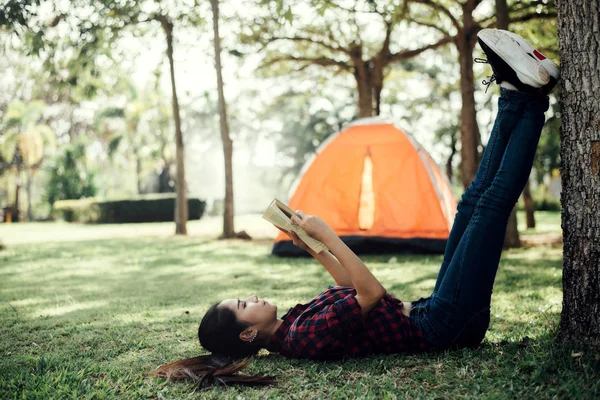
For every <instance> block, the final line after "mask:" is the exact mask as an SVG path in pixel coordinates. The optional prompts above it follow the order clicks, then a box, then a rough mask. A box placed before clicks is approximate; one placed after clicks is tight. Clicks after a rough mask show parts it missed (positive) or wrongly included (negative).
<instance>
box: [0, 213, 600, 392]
mask: <svg viewBox="0 0 600 400" xmlns="http://www.w3.org/2000/svg"><path fill="white" fill-rule="evenodd" d="M545 218H546V222H547V223H548V226H550V225H552V224H551V223H550V222H548V221H552V220H554V224H555V225H556V224H557V223H558V220H559V216H557V215H556V214H555V215H552V214H548V215H546V216H545ZM205 224H208V225H210V224H213V225H214V226H217V227H218V224H216V223H215V222H214V221H213V222H211V220H206V221H199V222H193V223H191V224H190V231H192V232H194V233H195V235H194V236H190V237H185V238H178V237H172V236H170V233H171V230H172V229H173V226H172V224H147V225H146V224H144V225H117V226H84V225H66V224H29V225H27V224H22V225H12V226H9V225H1V224H0V237H1V238H3V240H4V241H5V242H6V243H7V244H8V249H7V250H5V251H3V252H0V299H1V300H2V303H1V305H0V326H1V328H0V376H1V379H0V398H3V399H16V398H27V399H29V398H147V397H150V398H160V399H162V398H173V399H174V398H227V399H239V398H248V399H253V398H272V399H278V398H302V399H306V398H373V399H379V398H387V399H394V398H453V399H454V398H482V397H485V398H516V397H520V398H525V399H527V398H582V399H583V398H598V397H599V396H600V374H599V364H600V361H599V359H600V354H596V353H594V352H591V351H588V350H586V349H583V350H582V349H579V348H567V347H563V346H560V345H557V344H555V342H554V338H555V334H556V328H557V324H558V320H559V315H560V308H561V299H562V292H561V260H562V249H561V248H558V247H533V248H530V249H527V250H516V251H509V252H506V253H505V254H504V255H503V259H502V263H501V266H500V271H499V273H498V277H497V281H496V286H495V291H494V295H493V304H492V308H493V309H492V322H491V327H490V330H489V332H488V334H487V336H486V339H485V342H484V344H483V345H482V347H481V348H479V349H476V350H460V351H451V352H443V353H431V354H419V355H388V356H377V357H368V358H365V359H360V360H350V361H345V362H336V363H323V362H311V361H300V360H286V359H284V358H282V357H279V356H277V355H268V354H267V353H266V352H265V353H264V354H262V353H261V355H260V356H259V357H258V358H257V359H256V360H255V361H254V362H253V363H252V364H251V366H250V367H249V368H248V373H252V374H273V375H276V376H277V378H278V382H279V383H278V384H277V385H276V386H274V387H270V388H258V389H256V388H240V387H231V388H223V387H218V388H212V389H209V390H206V391H202V392H199V391H196V390H195V388H194V386H193V385H192V384H190V383H173V382H168V381H166V380H163V379H153V378H150V377H147V376H146V372H149V371H152V370H153V369H154V368H156V367H157V366H159V365H160V364H162V363H165V362H169V361H173V360H177V359H181V358H187V357H192V356H194V355H197V354H200V352H201V349H200V347H199V345H198V342H197V337H196V330H197V325H198V322H199V321H200V319H201V317H202V315H203V314H204V312H205V311H206V309H207V308H208V307H209V306H210V305H211V304H212V303H213V302H215V301H217V300H219V299H223V298H231V297H239V296H246V295H250V294H253V293H258V294H259V295H260V296H262V297H265V298H267V299H268V300H270V301H274V302H276V303H277V304H278V305H279V308H280V312H283V311H285V310H287V308H289V307H291V306H293V305H295V304H296V303H298V302H303V301H307V300H309V299H310V298H311V297H312V296H314V295H315V294H317V293H319V292H320V291H321V290H323V289H324V288H326V287H327V285H328V284H330V283H331V280H330V278H329V277H328V275H327V273H326V272H325V271H324V270H323V269H322V268H321V267H320V266H319V265H317V264H315V263H314V262H312V261H310V260H297V259H291V260H290V259H278V258H273V257H270V256H269V255H268V254H269V250H270V241H269V240H264V239H261V240H256V241H253V242H242V241H228V242H220V241H215V240H213V239H211V238H210V236H209V231H210V229H208V228H206V227H205V226H204V225H205ZM261 224H262V223H260V222H258V221H257V220H256V218H251V217H245V219H244V218H242V219H240V220H239V221H238V225H237V227H238V229H242V228H244V229H249V228H251V227H256V226H263V225H261ZM255 229H256V228H255ZM544 229H547V228H544ZM550 229H551V230H556V228H555V227H554V228H550ZM558 230H559V229H558ZM253 233H254V234H255V235H256V232H253ZM529 233H530V234H531V233H533V232H529ZM271 234H272V232H271V231H268V230H267V231H266V236H269V235H271ZM65 238H66V239H65ZM61 239H62V240H61ZM390 258H391V257H390V256H372V257H367V258H365V260H366V262H367V264H368V265H369V266H370V267H371V268H372V269H373V271H374V273H375V275H376V276H377V277H378V278H380V279H381V280H382V282H384V285H385V286H386V287H387V288H388V290H389V291H390V292H392V293H394V294H396V295H397V296H398V297H400V298H401V299H405V300H408V301H410V300H413V299H416V298H418V297H420V296H422V295H427V294H428V292H429V291H430V290H431V289H432V287H433V284H434V282H435V277H436V273H437V269H438V267H439V264H440V262H441V256H431V255H429V256H423V255H420V256H419V255H396V256H395V259H391V260H390ZM582 352H583V354H580V353H582Z"/></svg>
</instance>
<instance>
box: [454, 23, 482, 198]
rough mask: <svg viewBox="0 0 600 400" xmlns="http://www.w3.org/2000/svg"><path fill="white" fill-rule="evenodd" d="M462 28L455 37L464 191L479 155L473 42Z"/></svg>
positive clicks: (461, 171)
mask: <svg viewBox="0 0 600 400" xmlns="http://www.w3.org/2000/svg"><path fill="white" fill-rule="evenodd" d="M467 32H468V30H466V28H463V29H462V30H461V31H460V32H459V33H458V35H457V37H456V44H457V47H458V54H459V57H460V60H459V61H460V95H461V98H462V107H461V110H460V141H461V144H462V147H461V150H460V156H461V164H460V173H461V181H462V184H463V186H464V187H465V189H466V188H467V187H468V186H469V185H470V184H471V182H472V181H473V179H474V178H475V174H476V173H477V167H478V164H479V163H478V161H479V154H478V150H477V146H478V144H479V126H478V125H477V118H476V110H475V95H474V93H475V83H474V80H473V79H474V77H473V48H474V47H475V41H474V39H473V37H472V34H469V33H467Z"/></svg>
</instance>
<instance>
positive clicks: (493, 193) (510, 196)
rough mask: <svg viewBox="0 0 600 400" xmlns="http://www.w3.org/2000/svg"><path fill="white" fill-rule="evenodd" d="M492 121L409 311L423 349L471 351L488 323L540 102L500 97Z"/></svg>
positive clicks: (544, 105) (510, 94)
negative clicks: (431, 272)
mask: <svg viewBox="0 0 600 400" xmlns="http://www.w3.org/2000/svg"><path fill="white" fill-rule="evenodd" d="M500 93H501V95H500V99H499V100H498V114H497V115H496V121H495V123H494V128H493V129H492V133H491V135H490V139H489V141H488V145H487V147H486V149H485V152H484V155H483V158H482V160H481V164H480V165H479V169H478V170H477V174H476V176H475V179H474V180H473V182H472V183H471V185H469V187H468V188H467V190H466V191H465V193H464V194H463V195H462V197H461V200H460V202H459V204H458V207H457V214H456V216H455V219H454V224H453V226H452V230H451V232H450V236H449V238H448V242H447V244H446V250H445V253H444V260H443V262H442V266H441V268H440V272H439V275H438V278H437V281H436V283H435V287H434V290H433V293H432V294H431V295H430V296H429V297H427V298H421V299H419V300H417V301H416V302H415V303H413V305H412V307H413V308H412V310H411V313H410V318H411V320H412V321H413V322H414V323H415V324H416V325H417V327H418V328H419V329H420V330H421V332H422V333H423V337H424V339H425V344H426V346H427V347H428V348H436V349H447V348H451V347H472V346H477V345H478V344H479V343H480V342H481V340H483V337H484V336H485V333H486V331H487V328H488V325H489V322H490V301H491V297H492V288H493V286H494V280H495V278H496V271H497V270H498V263H499V262H500V255H501V253H502V246H503V243H504V235H505V232H506V225H507V223H508V218H509V216H510V213H511V211H512V209H513V207H514V205H515V203H516V202H517V200H518V199H519V196H520V194H521V192H522V191H523V188H524V187H525V184H526V183H527V180H528V179H529V174H530V173H531V167H532V165H533V160H534V157H535V151H536V148H537V144H538V141H539V138H540V134H541V131H542V127H543V126H544V112H545V111H546V110H547V109H548V98H547V97H541V96H534V95H529V94H525V93H522V92H517V91H511V90H506V89H504V88H501V89H500Z"/></svg>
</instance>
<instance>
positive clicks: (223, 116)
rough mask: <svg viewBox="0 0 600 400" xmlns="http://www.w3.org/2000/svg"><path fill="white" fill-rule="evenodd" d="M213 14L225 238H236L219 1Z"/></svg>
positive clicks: (214, 7) (213, 8) (211, 3)
mask: <svg viewBox="0 0 600 400" xmlns="http://www.w3.org/2000/svg"><path fill="white" fill-rule="evenodd" d="M210 5H211V8H212V14H213V32H214V44H215V69H216V71H217V90H218V92H219V121H220V124H219V125H220V128H221V139H222V141H223V158H224V160H225V204H224V208H225V209H224V212H223V235H222V236H221V237H223V238H232V237H235V230H234V226H233V216H234V209H233V165H232V159H233V143H232V141H231V138H230V137H229V124H228V123H227V107H226V104H225V93H224V90H223V86H224V85H223V75H222V67H221V38H220V37H219V0H210Z"/></svg>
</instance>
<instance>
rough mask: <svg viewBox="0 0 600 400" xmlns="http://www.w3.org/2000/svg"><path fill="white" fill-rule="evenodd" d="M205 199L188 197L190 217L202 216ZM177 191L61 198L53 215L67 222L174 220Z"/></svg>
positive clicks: (55, 206)
mask: <svg viewBox="0 0 600 400" xmlns="http://www.w3.org/2000/svg"><path fill="white" fill-rule="evenodd" d="M205 208H206V202H205V201H204V200H200V199H197V198H188V213H189V219H190V220H193V219H200V218H201V217H202V215H203V214H204V210H205ZM174 215H175V193H161V194H151V195H143V196H136V197H135V198H127V199H114V200H99V199H95V198H87V199H81V200H62V201H57V202H56V203H54V212H53V216H54V217H55V218H57V217H59V218H62V219H64V220H65V221H68V222H74V221H77V222H100V223H126V222H164V221H173V219H174Z"/></svg>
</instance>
